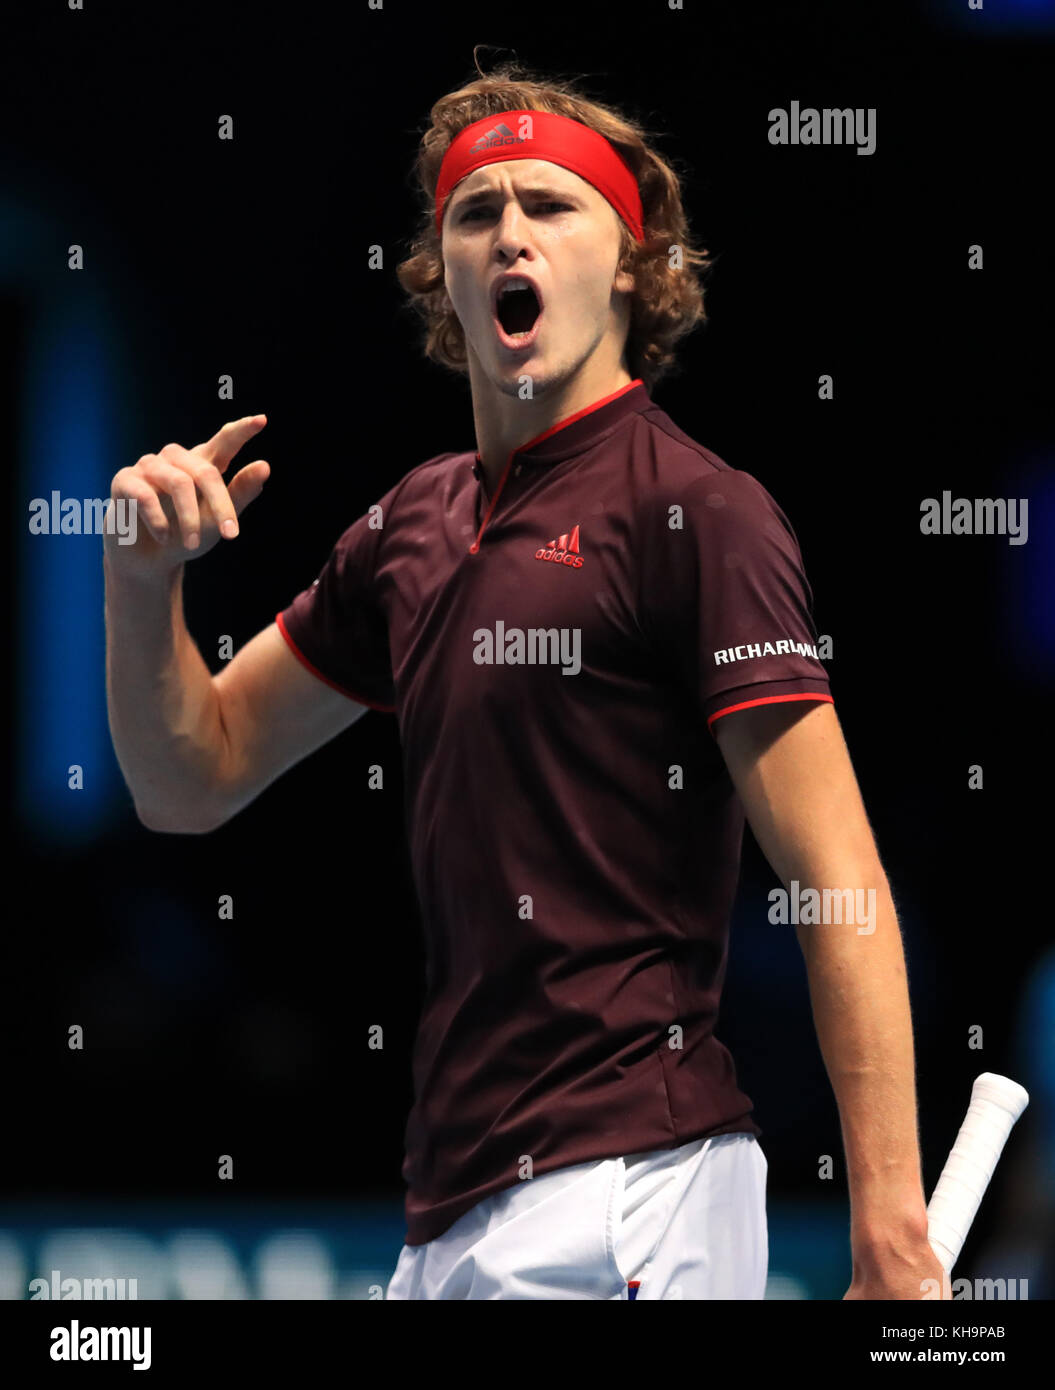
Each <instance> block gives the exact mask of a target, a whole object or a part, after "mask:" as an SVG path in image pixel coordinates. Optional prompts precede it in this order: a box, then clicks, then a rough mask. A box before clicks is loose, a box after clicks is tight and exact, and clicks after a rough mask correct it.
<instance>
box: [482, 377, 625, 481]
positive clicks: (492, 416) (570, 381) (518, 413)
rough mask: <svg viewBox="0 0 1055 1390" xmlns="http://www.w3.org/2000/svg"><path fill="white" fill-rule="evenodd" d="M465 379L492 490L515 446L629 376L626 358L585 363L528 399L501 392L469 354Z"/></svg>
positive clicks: (600, 397)
mask: <svg viewBox="0 0 1055 1390" xmlns="http://www.w3.org/2000/svg"><path fill="white" fill-rule="evenodd" d="M469 378H470V382H471V384H472V392H473V420H474V422H475V426H476V448H477V452H478V453H479V455H480V464H481V466H482V468H483V471H484V477H485V478H486V480H487V488H488V492H489V493H490V492H493V491H494V489H495V486H496V485H497V483H498V480H499V479H500V478H501V476H502V471H503V469H504V468H505V466H506V463H507V462H508V460H509V455H510V454H511V453H512V452H513V450H514V449H519V448H521V447H522V446H523V445H525V444H526V443H527V442H528V441H529V440H531V439H535V438H536V437H537V436H538V435H540V434H544V433H545V431H546V430H548V429H550V428H551V427H552V426H553V425H557V424H559V423H560V422H561V420H566V419H567V418H568V416H569V415H574V414H575V413H576V412H577V411H580V410H585V409H586V408H587V407H588V406H591V405H593V404H594V402H595V401H600V400H604V398H605V397H606V396H610V395H612V394H613V393H614V392H616V391H618V390H619V389H620V388H621V387H623V386H629V385H630V383H631V381H633V379H634V378H633V377H632V376H631V375H630V373H629V371H627V369H626V364H625V362H620V363H618V364H617V365H613V364H609V365H607V366H605V365H604V364H601V363H596V364H595V363H593V362H587V363H585V364H584V365H583V368H582V370H581V371H579V372H577V373H576V374H575V375H574V376H571V377H568V378H567V379H565V380H561V381H555V382H553V383H552V385H551V386H549V387H548V388H547V389H544V390H542V391H541V392H540V393H539V394H538V395H536V396H534V397H533V398H532V399H530V400H521V399H520V397H519V396H518V395H515V394H514V395H505V394H504V393H503V392H501V391H499V390H497V389H496V388H495V386H494V385H493V383H492V382H490V381H488V380H487V379H486V378H483V374H482V372H481V371H480V368H479V363H478V362H476V361H475V360H474V357H473V354H472V353H470V360H469Z"/></svg>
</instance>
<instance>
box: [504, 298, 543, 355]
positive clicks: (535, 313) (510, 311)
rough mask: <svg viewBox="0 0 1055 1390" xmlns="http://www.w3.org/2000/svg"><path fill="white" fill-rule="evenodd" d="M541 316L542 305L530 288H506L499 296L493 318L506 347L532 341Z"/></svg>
mask: <svg viewBox="0 0 1055 1390" xmlns="http://www.w3.org/2000/svg"><path fill="white" fill-rule="evenodd" d="M541 318H542V306H541V305H540V304H539V301H538V296H537V295H536V294H535V291H534V290H533V289H531V288H519V289H512V290H506V291H505V293H504V294H502V295H500V296H499V299H498V305H497V308H496V311H495V320H496V322H497V325H498V329H499V336H500V337H501V339H502V340H503V342H504V343H505V344H506V346H507V347H526V346H528V345H529V344H530V343H532V342H534V340H535V337H536V335H537V333H538V326H539V322H540V321H541Z"/></svg>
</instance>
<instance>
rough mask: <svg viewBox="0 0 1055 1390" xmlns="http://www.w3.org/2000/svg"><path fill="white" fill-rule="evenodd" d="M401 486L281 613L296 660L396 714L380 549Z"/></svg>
mask: <svg viewBox="0 0 1055 1390" xmlns="http://www.w3.org/2000/svg"><path fill="white" fill-rule="evenodd" d="M395 491H396V489H392V490H391V491H390V492H389V493H387V494H386V495H385V496H384V497H383V498H382V499H381V501H380V504H379V505H380V508H381V511H380V514H378V513H377V512H373V511H372V510H370V509H368V510H367V511H366V512H365V513H364V514H363V515H362V516H361V517H359V519H358V520H357V521H354V522H353V523H352V524H351V526H349V527H348V529H347V530H346V531H345V532H344V533H343V535H341V537H340V538H339V539H338V541H337V543H336V545H335V546H334V547H333V550H332V551H331V552H330V556H329V558H328V559H327V561H326V563H325V564H324V565H323V567H322V570H321V572H320V574H319V576H318V578H317V579H316V580H315V581H314V583H313V584H311V585H310V586H309V587H308V588H307V589H305V590H304V591H303V592H302V593H299V594H298V595H297V596H296V598H295V599H294V600H293V601H292V603H290V604H289V606H288V607H286V608H284V609H283V610H282V611H281V612H279V613H277V614H276V615H275V622H276V623H277V624H278V628H279V631H280V632H281V633H282V636H283V637H284V638H285V639H286V641H287V642H288V643H289V646H290V648H291V649H292V651H293V654H294V656H296V657H297V659H298V660H299V661H300V662H301V663H302V664H303V665H304V666H306V667H307V669H308V670H309V671H311V672H312V674H313V675H316V676H318V677H319V678H320V679H321V680H324V681H325V682H326V683H327V685H331V686H333V688H334V689H335V690H339V691H340V692H341V693H342V694H343V695H347V696H348V697H349V699H352V700H356V701H358V702H359V704H363V705H369V706H371V707H372V708H374V709H380V710H384V711H386V712H391V711H393V710H394V709H395V690H394V687H393V683H392V668H391V662H390V658H389V647H388V628H387V624H386V621H385V615H384V613H383V611H382V609H381V606H380V603H379V598H378V592H377V585H376V583H375V574H376V571H377V564H378V550H379V548H380V545H381V539H382V536H383V535H384V526H383V524H382V525H379V524H378V522H379V521H380V522H381V523H384V522H387V520H388V517H389V507H390V504H391V502H392V500H393V498H394V495H395Z"/></svg>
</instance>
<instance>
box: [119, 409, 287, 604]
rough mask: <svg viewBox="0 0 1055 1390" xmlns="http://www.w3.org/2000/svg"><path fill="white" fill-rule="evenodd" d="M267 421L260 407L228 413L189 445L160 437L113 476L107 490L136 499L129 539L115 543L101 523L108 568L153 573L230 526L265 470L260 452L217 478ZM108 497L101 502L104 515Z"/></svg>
mask: <svg viewBox="0 0 1055 1390" xmlns="http://www.w3.org/2000/svg"><path fill="white" fill-rule="evenodd" d="M266 424H267V416H266V415H247V416H246V417H245V418H244V419H241V420H231V421H229V422H228V423H227V424H226V425H224V426H223V427H222V428H221V429H220V430H218V431H217V432H216V434H214V435H213V437H212V438H211V439H209V440H207V441H206V442H205V443H204V444H198V445H197V446H196V447H195V448H193V449H184V448H183V447H182V446H181V445H179V444H166V445H165V447H164V448H163V449H162V450H161V452H160V453H158V454H144V455H143V457H142V458H141V459H140V460H139V462H138V463H136V464H134V465H133V466H132V467H131V468H121V469H119V470H118V472H116V473H115V474H114V476H113V481H112V482H111V484H110V497H111V499H114V500H116V499H117V498H121V497H124V498H129V499H132V500H134V501H135V502H136V517H137V526H136V539H135V542H134V543H133V544H132V545H120V544H119V543H118V535H117V532H116V530H114V531H111V530H110V528H109V526H108V525H107V526H106V527H105V528H104V531H103V545H104V549H105V553H106V557H107V561H108V563H109V564H110V566H111V568H112V569H116V570H119V571H120V572H122V573H125V574H132V575H135V576H138V577H155V578H156V577H160V576H163V575H164V574H166V573H167V572H168V571H169V570H173V569H175V568H176V566H177V565H181V564H183V563H184V562H185V561H186V560H193V559H196V558H197V557H198V556H200V555H205V554H206V553H207V552H208V551H209V550H211V549H212V547H213V546H214V545H215V544H216V542H217V540H219V538H220V536H221V534H222V535H224V536H225V537H227V539H233V538H234V537H235V536H237V534H238V517H239V516H240V515H241V514H242V512H243V511H244V510H245V509H246V507H247V506H248V505H249V503H250V502H252V501H253V500H254V499H255V498H257V497H259V496H260V494H261V492H262V491H263V488H264V484H265V482H267V479H268V478H269V476H270V474H271V466H270V464H268V463H267V462H266V461H265V460H264V459H256V460H254V461H253V462H252V463H247V464H246V465H245V467H244V468H241V469H239V471H238V472H237V473H236V474H235V475H234V477H233V478H232V479H231V483H230V487H228V486H227V485H226V484H225V483H224V481H223V474H224V473H226V471H227V469H228V467H229V465H230V463H231V460H232V459H233V458H234V456H235V455H236V454H237V453H238V451H239V449H241V447H242V445H243V444H245V442H246V441H247V440H249V439H252V437H253V435H255V434H258V433H259V432H260V430H262V429H263V428H264V426H265V425H266ZM113 505H114V502H113V501H111V502H110V506H109V507H108V508H107V518H108V519H109V515H110V507H112V506H113Z"/></svg>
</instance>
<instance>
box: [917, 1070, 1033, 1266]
mask: <svg viewBox="0 0 1055 1390" xmlns="http://www.w3.org/2000/svg"><path fill="white" fill-rule="evenodd" d="M1028 1104H1029V1093H1028V1092H1027V1091H1026V1089H1025V1087H1024V1086H1020V1085H1019V1084H1018V1082H1017V1081H1012V1080H1011V1079H1010V1078H1009V1077H1007V1076H998V1075H997V1074H996V1073H995V1072H991V1071H985V1072H982V1074H981V1075H980V1076H977V1077H976V1078H975V1082H974V1085H973V1086H972V1087H971V1103H970V1105H969V1106H968V1107H967V1114H966V1116H965V1117H964V1121H963V1124H962V1125H961V1126H960V1132H959V1134H958V1135H957V1136H956V1143H955V1144H953V1146H952V1152H951V1153H950V1154H949V1157H948V1158H947V1159H946V1161H945V1167H944V1168H943V1169H942V1171H941V1177H940V1178H939V1179H938V1182H937V1186H936V1187H935V1188H934V1192H933V1194H932V1195H931V1199H930V1202H929V1204H928V1206H927V1239H928V1240H929V1241H930V1245H931V1249H932V1250H933V1251H934V1253H935V1254H936V1255H937V1257H938V1259H939V1260H940V1261H941V1264H942V1267H943V1268H944V1270H945V1272H946V1273H947V1274H948V1273H949V1272H951V1270H952V1267H953V1265H954V1264H955V1263H956V1261H957V1259H958V1258H959V1255H960V1251H961V1250H962V1249H963V1243H964V1240H965V1239H966V1237H967V1232H968V1231H969V1230H970V1229H971V1222H972V1221H973V1220H974V1218H975V1213H976V1212H977V1210H978V1207H979V1205H980V1203H981V1200H982V1197H983V1196H984V1195H985V1189H986V1188H987V1187H988V1186H989V1179H990V1178H991V1177H992V1176H993V1172H994V1170H995V1168H996V1165H997V1163H998V1162H999V1160H1000V1155H1001V1153H1002V1152H1003V1149H1004V1145H1005V1144H1006V1143H1007V1136H1008V1135H1009V1134H1010V1133H1011V1126H1012V1125H1013V1124H1014V1123H1015V1121H1016V1120H1017V1119H1018V1117H1019V1115H1021V1114H1022V1112H1023V1110H1025V1108H1026V1106H1027V1105H1028Z"/></svg>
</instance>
